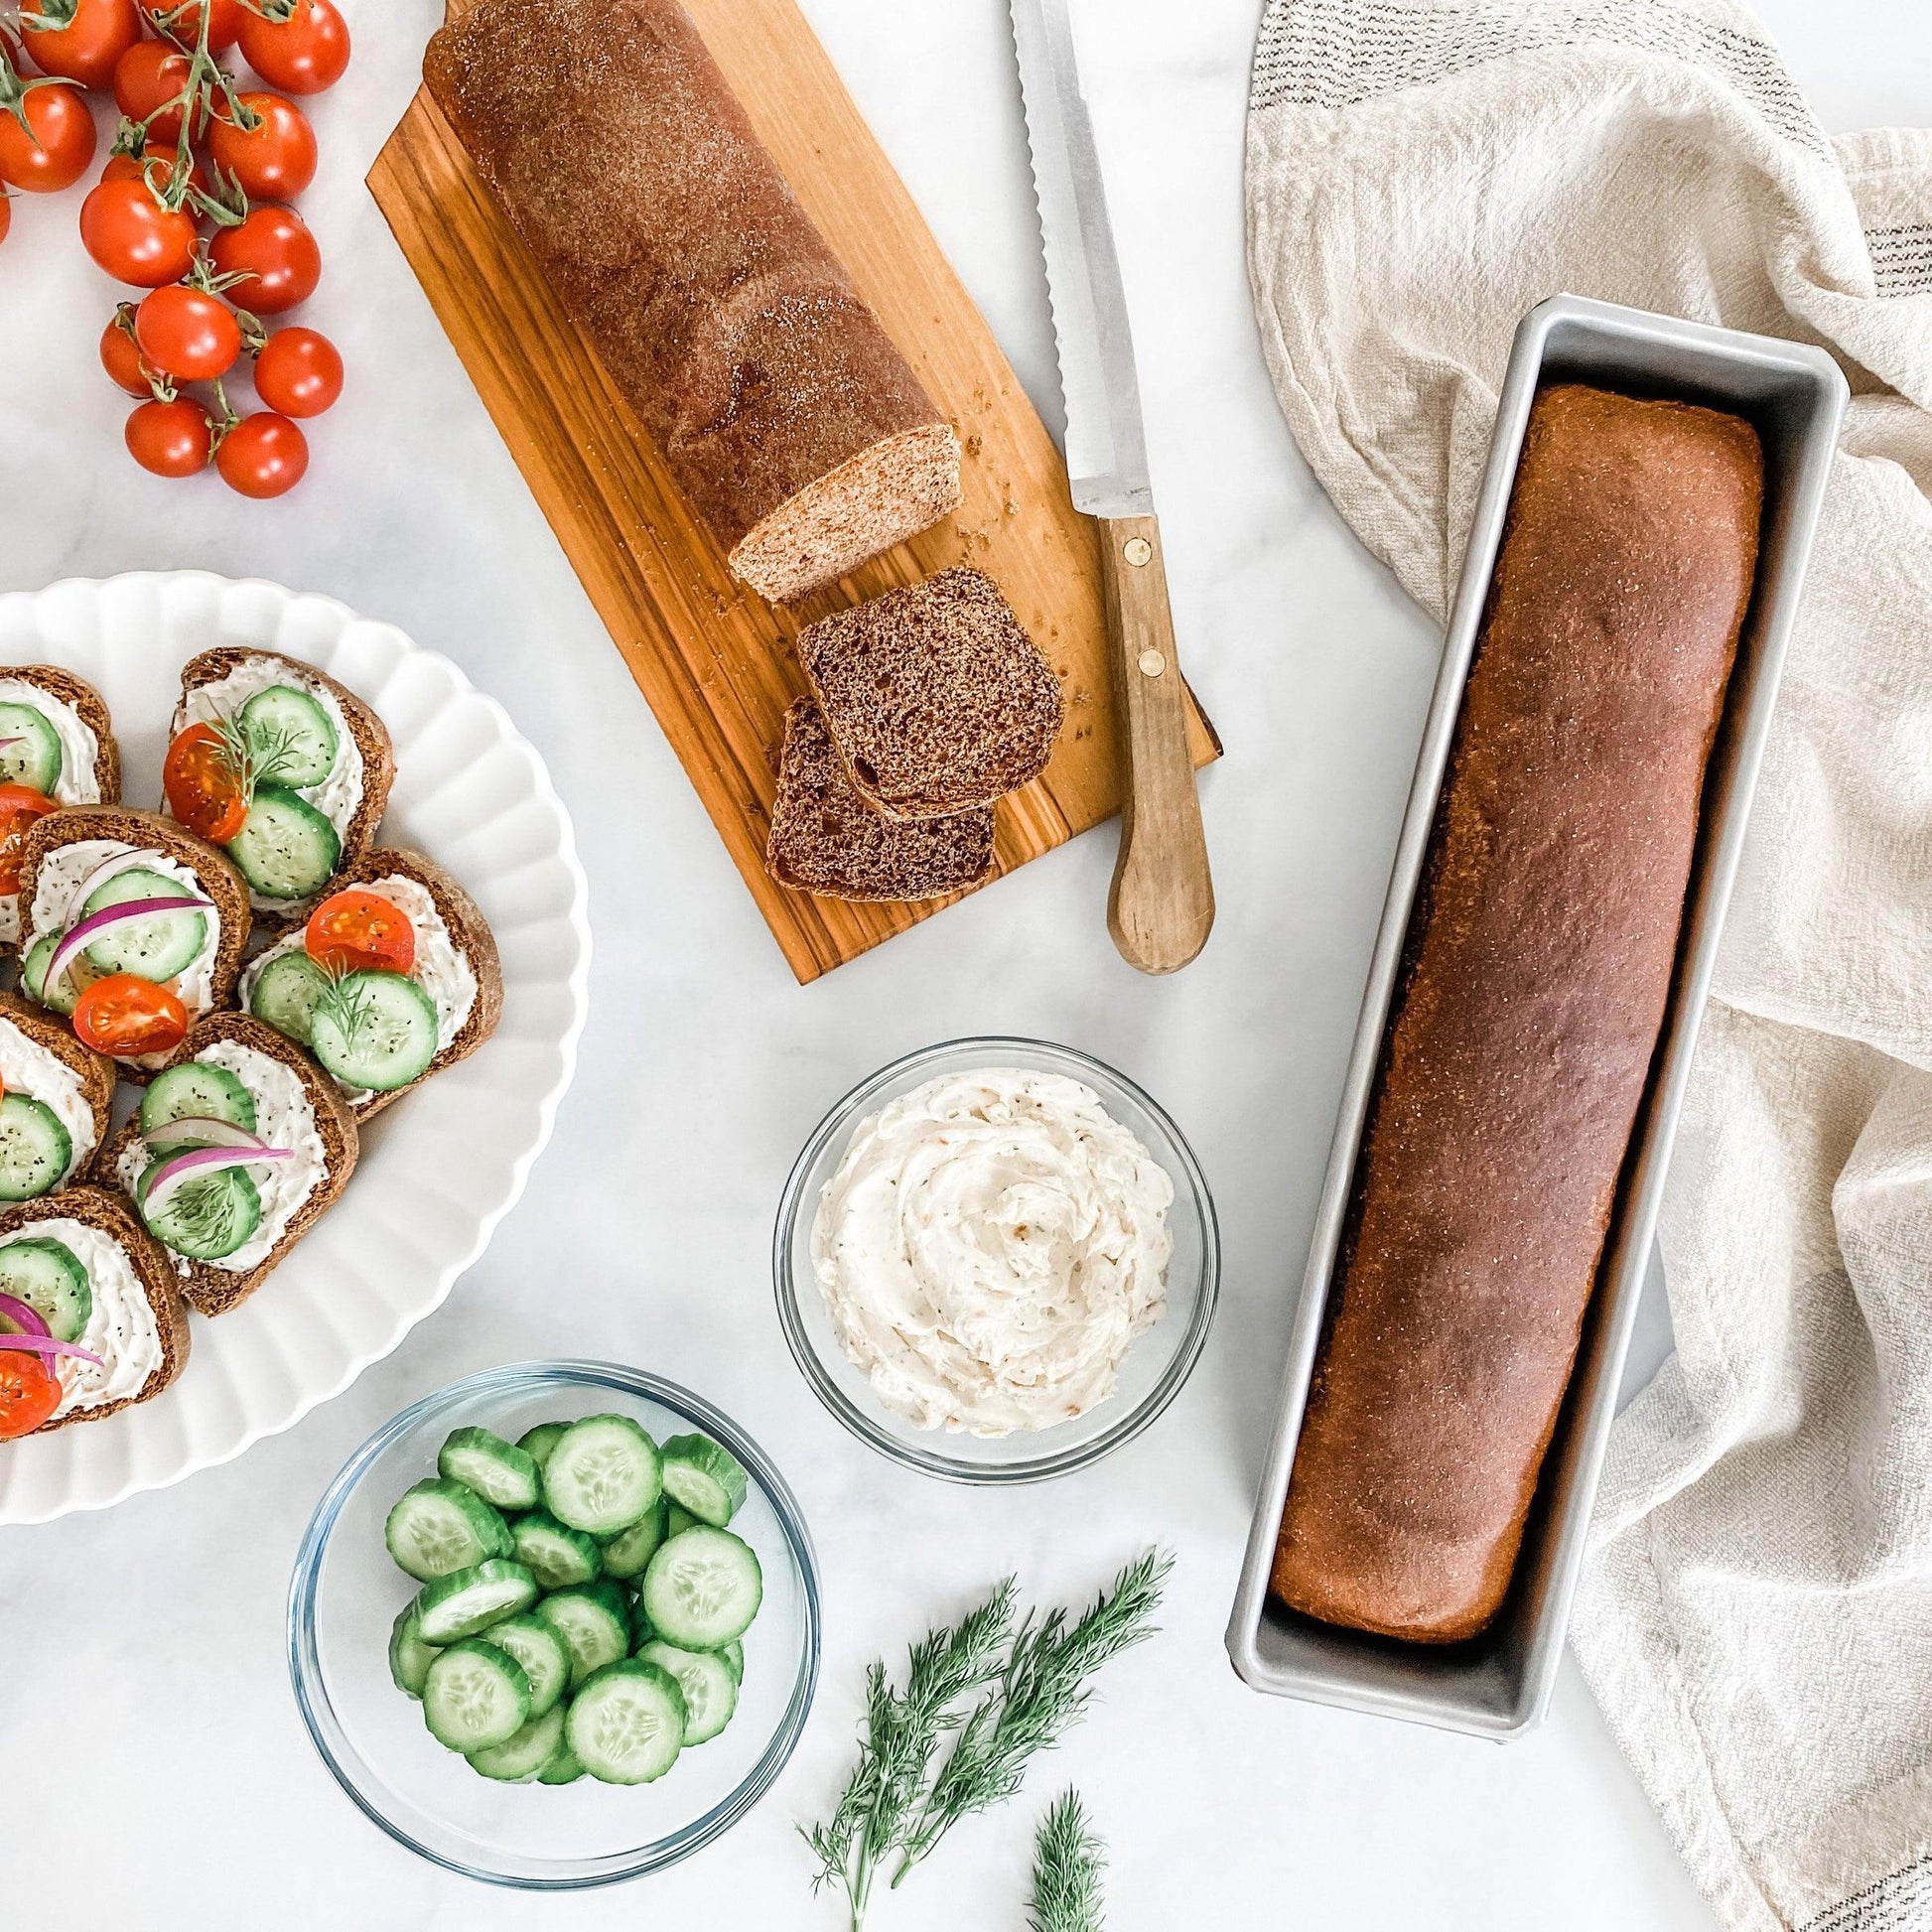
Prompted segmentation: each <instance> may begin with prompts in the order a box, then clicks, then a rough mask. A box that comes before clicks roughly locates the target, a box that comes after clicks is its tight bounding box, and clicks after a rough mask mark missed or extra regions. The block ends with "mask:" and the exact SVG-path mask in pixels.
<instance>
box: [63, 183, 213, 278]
mask: <svg viewBox="0 0 1932 1932" xmlns="http://www.w3.org/2000/svg"><path fill="white" fill-rule="evenodd" d="M80 240H81V243H82V245H83V246H84V247H85V248H86V250H87V253H88V254H90V255H91V256H92V257H93V258H94V262H95V264H96V266H98V267H100V268H103V269H105V270H106V271H107V273H108V274H109V275H111V276H113V278H114V279H115V280H116V281H117V282H128V283H131V284H132V285H133V286H134V287H135V288H141V289H156V288H161V287H163V286H164V285H165V284H167V283H169V282H179V281H180V280H181V278H182V277H183V276H184V275H186V274H187V273H188V271H189V269H190V268H192V267H193V266H194V263H195V220H194V217H193V216H192V215H190V214H187V213H185V212H184V211H183V210H182V209H180V208H165V207H162V206H161V204H160V203H159V202H157V201H156V200H155V199H154V196H153V195H152V194H151V193H150V192H149V190H148V187H147V185H146V184H145V183H143V182H138V181H104V182H102V183H101V184H100V186H99V187H98V188H96V189H94V190H93V192H92V193H91V194H89V195H88V197H87V199H86V200H85V201H84V202H82V203H81V204H80Z"/></svg>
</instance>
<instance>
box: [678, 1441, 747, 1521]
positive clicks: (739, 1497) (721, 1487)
mask: <svg viewBox="0 0 1932 1932" xmlns="http://www.w3.org/2000/svg"><path fill="white" fill-rule="evenodd" d="M662 1453H663V1460H664V1493H665V1494H666V1495H667V1496H669V1497H670V1499H671V1500H672V1501H673V1502H674V1503H680V1504H682V1505H683V1507H684V1508H686V1509H688V1510H689V1511H690V1512H691V1514H692V1515H693V1516H695V1517H696V1518H697V1519H698V1521H699V1522H701V1523H709V1524H710V1525H711V1526H712V1528H713V1529H719V1530H722V1529H723V1528H724V1527H725V1525H726V1524H727V1523H729V1522H730V1521H731V1519H732V1518H733V1517H734V1516H735V1515H737V1513H738V1506H739V1504H741V1503H742V1502H743V1501H744V1500H745V1490H746V1486H747V1485H746V1480H745V1467H744V1464H743V1463H741V1462H740V1461H739V1459H738V1457H737V1456H735V1455H734V1454H733V1453H732V1452H731V1450H730V1449H724V1448H721V1447H720V1446H719V1445H718V1444H717V1443H714V1442H713V1441H712V1440H711V1439H710V1437H708V1436H673V1437H672V1438H671V1439H670V1441H669V1442H667V1443H666V1444H665V1445H664V1448H663V1451H662Z"/></svg>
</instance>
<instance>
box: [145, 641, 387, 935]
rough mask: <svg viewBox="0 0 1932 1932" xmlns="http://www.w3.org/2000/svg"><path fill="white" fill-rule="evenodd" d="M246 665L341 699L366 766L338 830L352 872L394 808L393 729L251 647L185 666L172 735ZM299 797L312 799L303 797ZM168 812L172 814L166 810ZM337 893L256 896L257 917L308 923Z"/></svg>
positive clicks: (310, 675)
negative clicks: (192, 698)
mask: <svg viewBox="0 0 1932 1932" xmlns="http://www.w3.org/2000/svg"><path fill="white" fill-rule="evenodd" d="M244 664H268V665H272V666H274V667H275V668H276V670H277V671H278V672H279V673H282V674H284V675H285V677H286V681H287V682H288V683H290V684H293V685H295V686H296V687H297V688H298V689H299V688H302V687H307V688H308V689H309V690H311V691H313V692H324V691H326V692H327V693H328V694H329V696H330V697H332V698H333V699H335V701H336V704H337V706H338V708H339V709H340V710H341V712H342V714H343V721H344V723H345V724H346V725H347V727H348V735H349V738H350V739H351V741H352V742H353V744H354V747H355V752H356V756H357V757H358V758H359V759H361V763H362V796H361V800H360V802H359V803H358V804H357V805H356V808H355V810H354V812H353V813H352V814H351V816H350V818H349V820H348V823H347V824H346V825H344V826H338V827H337V831H338V833H339V835H340V836H341V839H342V845H343V851H342V859H341V861H340V863H339V865H338V868H337V870H338V872H339V873H340V872H341V871H342V870H343V869H345V868H346V867H348V866H352V865H353V864H354V863H355V862H356V860H357V859H359V858H360V857H361V856H362V854H363V853H364V852H366V851H367V850H368V848H369V847H370V846H371V845H372V844H373V843H374V842H375V831H376V827H377V826H378V825H380V824H381V823H382V814H383V812H384V810H385V809H386V808H387V806H388V803H389V787H390V785H391V784H392V783H393V782H394V781H395V775H396V754H395V747H394V746H393V745H392V744H391V743H390V740H389V728H388V726H387V725H385V724H384V723H383V722H382V720H381V719H380V718H378V717H377V716H376V715H375V713H374V712H373V711H372V710H371V709H370V708H369V706H368V705H367V704H365V703H364V702H363V700H362V699H360V698H358V697H357V696H356V695H355V693H354V692H353V691H351V690H350V689H349V688H348V686H347V685H345V684H343V683H340V682H339V681H338V680H337V679H335V678H333V677H331V676H329V675H328V673H327V672H324V671H319V670H317V669H316V667H315V666H314V665H313V664H310V663H307V662H305V661H304V660H303V659H302V658H300V657H290V656H287V655H285V654H284V653H283V652H281V651H274V650H257V649H254V648H253V647H252V646H249V645H246V644H216V645H215V646H214V647H213V648H212V649H211V650H205V651H203V652H202V653H201V654H200V655H199V656H197V657H191V658H190V659H189V660H188V662H187V663H186V664H184V665H183V666H182V672H181V697H180V699H179V701H178V702H177V703H176V706H175V717H174V724H173V726H172V728H171V730H172V732H175V733H178V732H180V731H182V730H183V729H185V727H186V726H187V725H188V723H189V722H190V720H189V717H188V699H189V694H190V693H191V692H194V691H197V690H199V689H201V688H202V687H203V686H205V685H209V684H218V683H219V682H220V681H221V679H223V678H225V677H227V676H229V675H231V674H232V673H233V672H235V671H237V670H239V669H241V667H242V666H243V665H244ZM297 795H298V796H306V795H307V794H306V792H302V791H298V794H297ZM163 809H164V810H165V809H166V806H165V805H164V806H163ZM334 887H335V881H334V880H331V882H330V884H329V885H328V886H326V887H324V889H323V892H322V893H318V894H316V895H315V896H314V897H310V898H305V899H296V900H286V901H283V900H275V899H269V898H265V897H262V896H261V895H259V894H254V893H251V894H250V896H249V898H250V903H251V904H252V905H253V906H254V910H255V916H256V917H257V918H258V919H260V920H261V921H262V923H263V924H265V925H268V926H270V927H273V928H275V929H278V930H280V929H284V928H286V927H288V926H289V925H292V924H299V923H300V922H301V921H302V920H303V919H305V918H307V917H308V915H309V912H310V911H311V910H312V909H313V907H314V906H315V904H316V903H317V900H319V899H320V898H321V897H323V896H324V894H326V893H328V892H331V891H333V890H334Z"/></svg>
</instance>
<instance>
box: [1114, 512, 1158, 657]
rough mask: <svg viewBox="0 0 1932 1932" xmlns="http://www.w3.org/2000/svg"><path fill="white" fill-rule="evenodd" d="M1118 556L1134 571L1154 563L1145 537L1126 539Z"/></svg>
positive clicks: (1149, 544)
mask: <svg viewBox="0 0 1932 1932" xmlns="http://www.w3.org/2000/svg"><path fill="white" fill-rule="evenodd" d="M1120 554H1121V555H1122V556H1123V557H1125V558H1126V559H1127V561H1128V562H1129V563H1130V564H1132V565H1133V566H1134V568H1135V569H1136V570H1144V569H1146V567H1147V566H1148V565H1149V564H1151V563H1152V562H1153V561H1154V546H1153V544H1151V543H1150V542H1148V540H1147V538H1146V537H1129V538H1128V539H1127V544H1126V547H1125V548H1124V549H1123V550H1122V551H1121V553H1120ZM1141 668H1142V670H1144V671H1145V670H1147V665H1146V663H1145V662H1143V663H1142V665H1141ZM1148 675H1149V676H1150V677H1151V676H1153V673H1152V672H1151V671H1150V672H1148Z"/></svg>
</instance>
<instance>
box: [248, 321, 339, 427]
mask: <svg viewBox="0 0 1932 1932" xmlns="http://www.w3.org/2000/svg"><path fill="white" fill-rule="evenodd" d="M342 392H343V358H342V357H341V356H340V355H338V354H337V353H336V345H335V344H334V343H332V342H331V341H330V340H329V338H328V337H327V336H324V335H321V334H319V333H318V332H317V331H316V330H313V329H278V330H277V331H276V332H275V334H274V335H272V336H271V337H269V339H268V341H267V342H266V343H265V344H264V345H262V348H261V351H260V353H259V354H257V355H256V357H255V393H256V395H258V396H259V397H261V399H262V401H263V402H265V403H266V404H267V405H268V406H269V408H271V409H277V410H280V411H281V413H282V414H283V415H284V416H320V415H321V414H322V412H323V411H324V410H325V409H327V408H329V407H330V405H331V404H332V403H334V402H335V400H336V398H337V397H338V396H340V395H341V394H342Z"/></svg>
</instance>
